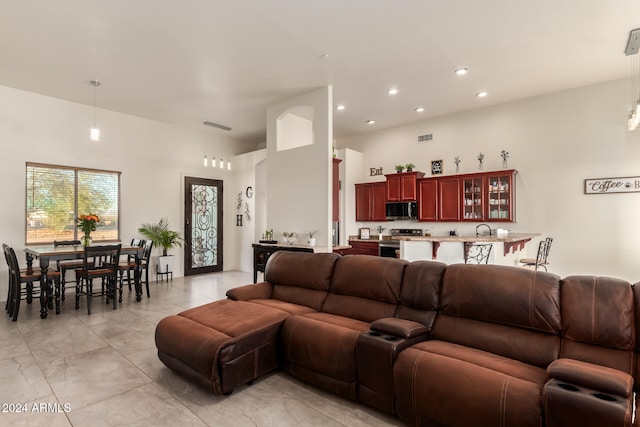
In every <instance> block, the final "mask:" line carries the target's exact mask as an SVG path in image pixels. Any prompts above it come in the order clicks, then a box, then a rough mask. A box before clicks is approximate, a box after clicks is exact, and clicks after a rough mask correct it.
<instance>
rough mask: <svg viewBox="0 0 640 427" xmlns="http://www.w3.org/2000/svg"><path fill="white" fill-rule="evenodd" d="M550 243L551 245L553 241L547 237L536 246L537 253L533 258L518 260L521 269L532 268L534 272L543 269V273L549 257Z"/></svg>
mask: <svg viewBox="0 0 640 427" xmlns="http://www.w3.org/2000/svg"><path fill="white" fill-rule="evenodd" d="M551 243H553V239H552V238H551V237H547V238H546V239H544V240H541V241H540V243H539V244H538V253H537V254H536V257H535V258H522V259H520V260H518V262H519V263H520V264H522V266H523V267H534V269H535V270H537V269H538V268H544V271H548V270H547V265H549V262H548V261H547V258H548V256H549V251H550V250H551Z"/></svg>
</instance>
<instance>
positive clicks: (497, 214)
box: [460, 169, 518, 222]
mask: <svg viewBox="0 0 640 427" xmlns="http://www.w3.org/2000/svg"><path fill="white" fill-rule="evenodd" d="M517 173H518V171H516V170H514V169H509V170H504V171H496V172H485V173H479V174H473V175H464V176H462V177H461V178H460V181H461V186H462V197H463V198H462V212H463V213H462V220H463V221H475V222H482V221H487V222H491V221H494V222H514V221H515V200H516V199H515V176H516V174H517Z"/></svg>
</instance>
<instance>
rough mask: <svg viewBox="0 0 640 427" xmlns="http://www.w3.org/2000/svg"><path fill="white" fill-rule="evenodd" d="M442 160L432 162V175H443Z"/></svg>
mask: <svg viewBox="0 0 640 427" xmlns="http://www.w3.org/2000/svg"><path fill="white" fill-rule="evenodd" d="M442 169H443V168H442V160H431V175H442Z"/></svg>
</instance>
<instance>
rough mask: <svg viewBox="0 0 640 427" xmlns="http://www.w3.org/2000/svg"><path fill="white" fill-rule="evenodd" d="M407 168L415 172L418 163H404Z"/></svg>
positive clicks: (408, 170)
mask: <svg viewBox="0 0 640 427" xmlns="http://www.w3.org/2000/svg"><path fill="white" fill-rule="evenodd" d="M404 167H405V168H407V172H413V168H415V167H416V165H414V164H413V163H407V164H406V165H404Z"/></svg>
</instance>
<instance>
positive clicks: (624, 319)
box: [560, 276, 636, 373]
mask: <svg viewBox="0 0 640 427" xmlns="http://www.w3.org/2000/svg"><path fill="white" fill-rule="evenodd" d="M560 295H561V302H562V336H563V343H562V351H561V354H560V355H561V357H567V358H571V359H578V360H582V361H585V362H590V363H596V364H599V365H604V366H608V367H610V368H615V369H619V370H622V371H624V372H627V373H633V372H634V368H633V363H634V360H633V359H634V349H635V348H634V346H635V335H636V328H635V318H634V312H635V309H634V295H633V289H632V285H631V284H630V283H629V282H626V281H624V280H620V279H613V278H609V277H596V276H569V277H566V278H565V279H563V280H562V288H561V292H560Z"/></svg>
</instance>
